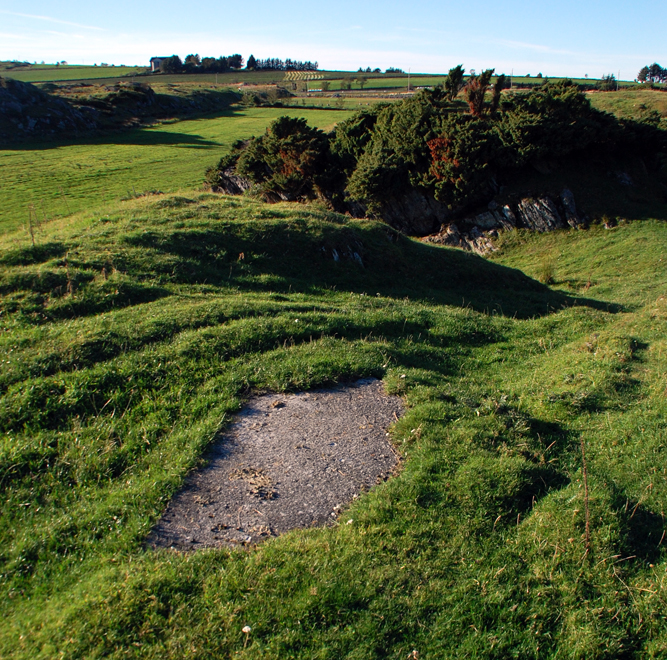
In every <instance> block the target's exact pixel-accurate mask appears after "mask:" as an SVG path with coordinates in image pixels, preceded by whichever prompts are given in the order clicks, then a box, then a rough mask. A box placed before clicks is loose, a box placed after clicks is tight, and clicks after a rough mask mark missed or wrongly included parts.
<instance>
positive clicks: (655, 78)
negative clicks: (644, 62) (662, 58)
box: [640, 62, 667, 83]
mask: <svg viewBox="0 0 667 660" xmlns="http://www.w3.org/2000/svg"><path fill="white" fill-rule="evenodd" d="M644 69H646V70H647V71H646V80H647V81H648V82H652V83H663V82H667V69H663V68H662V67H661V66H660V65H659V64H658V63H657V62H654V63H653V64H651V66H649V67H644ZM644 69H642V71H644ZM640 73H641V71H640Z"/></svg>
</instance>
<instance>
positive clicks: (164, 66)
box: [160, 53, 244, 73]
mask: <svg viewBox="0 0 667 660" xmlns="http://www.w3.org/2000/svg"><path fill="white" fill-rule="evenodd" d="M243 61H244V60H243V57H241V55H239V54H238V53H236V54H234V55H226V56H221V57H204V58H201V57H199V55H188V56H187V57H186V58H185V60H181V58H180V57H179V56H178V55H172V56H171V57H166V58H165V59H163V60H162V62H161V63H160V71H161V72H162V73H225V72H226V71H231V70H233V69H242V68H243Z"/></svg>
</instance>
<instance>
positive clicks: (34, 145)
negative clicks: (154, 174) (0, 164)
mask: <svg viewBox="0 0 667 660" xmlns="http://www.w3.org/2000/svg"><path fill="white" fill-rule="evenodd" d="M109 144H115V145H133V146H158V145H161V146H169V145H171V146H177V147H184V148H191V149H219V148H220V147H221V146H223V145H221V144H220V143H219V142H216V141H215V140H208V139H206V138H203V137H201V136H200V135H192V134H188V133H177V132H171V131H166V130H159V129H155V128H151V127H145V128H133V129H125V130H116V131H108V132H105V133H103V134H102V135H94V136H92V137H91V136H87V137H86V136H82V137H79V138H75V139H71V140H66V141H65V140H59V141H57V142H56V141H54V142H24V143H16V144H11V145H6V146H5V147H4V148H6V149H8V150H11V151H46V150H48V149H59V148H62V147H68V146H77V145H86V146H95V145H98V146H101V145H109Z"/></svg>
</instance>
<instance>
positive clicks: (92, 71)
mask: <svg viewBox="0 0 667 660" xmlns="http://www.w3.org/2000/svg"><path fill="white" fill-rule="evenodd" d="M145 71H146V67H142V66H108V67H105V66H83V65H62V66H55V65H53V64H48V65H47V64H35V65H32V66H30V67H26V68H11V69H3V68H1V67H0V76H5V77H7V78H14V79H15V80H21V81H23V82H29V83H38V82H68V81H74V80H77V81H80V80H93V81H99V80H100V79H104V78H124V77H127V76H136V75H139V74H142V73H144V72H145Z"/></svg>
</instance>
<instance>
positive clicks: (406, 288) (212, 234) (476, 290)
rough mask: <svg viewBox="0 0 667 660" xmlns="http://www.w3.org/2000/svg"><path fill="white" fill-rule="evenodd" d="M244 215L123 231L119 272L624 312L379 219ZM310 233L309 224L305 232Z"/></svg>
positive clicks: (482, 304)
mask: <svg viewBox="0 0 667 660" xmlns="http://www.w3.org/2000/svg"><path fill="white" fill-rule="evenodd" d="M300 224H301V223H300V222H299V221H292V222H288V223H285V222H280V221H275V222H270V221H267V220H262V221H249V222H246V223H242V224H241V223H238V224H236V223H235V224H230V225H227V226H223V227H222V228H220V229H219V230H215V231H214V230H204V231H202V230H196V229H187V230H175V231H174V230H171V231H169V230H168V231H160V232H158V231H142V232H141V233H136V234H132V235H127V236H125V237H124V239H123V240H124V243H125V245H127V246H128V247H131V248H134V249H130V250H128V251H126V252H125V254H124V255H123V259H124V260H125V263H123V265H122V267H123V269H125V270H127V271H129V272H134V273H137V274H139V273H141V270H142V268H141V265H142V262H144V257H145V255H146V252H147V251H149V252H150V254H151V259H150V263H151V269H150V271H146V272H145V273H143V276H145V277H154V276H155V275H158V277H160V278H162V279H164V280H165V281H167V280H168V281H171V282H175V283H184V284H185V283H187V284H203V283H206V284H211V285H216V286H224V287H229V286H234V287H239V288H241V289H244V290H254V291H273V292H288V291H291V292H302V293H317V292H322V291H323V290H327V289H329V290H337V291H350V292H354V293H360V294H367V295H372V296H375V295H381V296H386V297H394V298H402V297H409V298H411V299H417V300H419V299H422V300H424V301H428V302H432V303H439V304H448V305H454V306H458V307H469V308H471V309H473V310H475V311H479V312H483V313H487V314H498V315H501V316H510V317H517V318H529V317H535V316H543V315H546V314H549V313H551V312H553V311H555V310H558V309H561V308H563V307H568V306H586V307H592V308H596V309H602V310H605V311H609V312H612V313H615V312H619V311H621V309H622V308H621V307H620V306H619V305H610V304H608V303H605V302H599V301H596V300H592V299H589V298H580V297H573V296H569V295H566V294H564V293H562V292H559V291H553V290H551V289H550V288H549V287H547V286H545V285H543V284H541V283H539V282H537V281H536V280H533V279H531V278H529V277H528V276H526V275H525V274H524V273H522V272H521V271H519V270H516V269H513V268H508V267H506V266H501V265H499V264H496V263H493V262H490V261H487V260H485V259H483V258H481V257H478V256H475V255H472V254H469V253H465V252H461V251H459V250H455V249H449V248H441V247H435V246H431V245H426V244H423V243H419V242H417V241H413V240H410V239H407V238H405V237H404V236H402V235H399V234H397V233H396V232H394V231H393V230H392V229H390V228H388V227H387V226H385V225H382V224H380V223H370V222H360V223H354V224H352V223H349V224H347V225H343V226H341V225H335V224H333V223H323V224H322V225H321V226H319V227H318V228H317V231H313V228H312V227H310V228H307V225H308V223H307V221H305V220H304V221H303V224H304V227H301V226H300ZM308 229H310V230H308Z"/></svg>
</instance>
